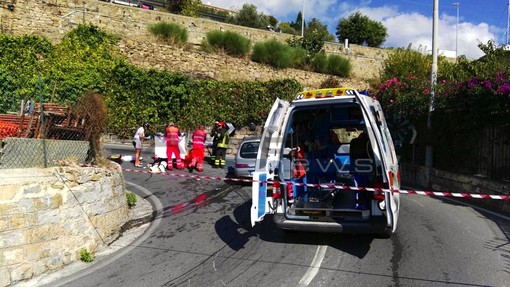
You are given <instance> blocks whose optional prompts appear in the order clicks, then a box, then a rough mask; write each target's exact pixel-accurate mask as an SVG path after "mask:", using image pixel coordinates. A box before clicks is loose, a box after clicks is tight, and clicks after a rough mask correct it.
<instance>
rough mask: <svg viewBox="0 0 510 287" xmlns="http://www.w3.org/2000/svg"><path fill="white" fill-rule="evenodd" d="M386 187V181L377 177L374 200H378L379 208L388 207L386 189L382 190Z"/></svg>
mask: <svg viewBox="0 0 510 287" xmlns="http://www.w3.org/2000/svg"><path fill="white" fill-rule="evenodd" d="M383 188H384V183H383V181H382V178H377V179H376V181H375V182H374V194H373V195H372V199H373V200H377V201H378V203H377V205H378V206H379V209H381V210H385V209H386V201H385V199H386V196H385V195H384V191H383V190H382V189H383Z"/></svg>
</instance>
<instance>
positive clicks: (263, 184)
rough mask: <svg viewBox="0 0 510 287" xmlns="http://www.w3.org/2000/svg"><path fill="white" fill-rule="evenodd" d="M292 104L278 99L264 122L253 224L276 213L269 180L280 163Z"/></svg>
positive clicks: (253, 189)
mask: <svg viewBox="0 0 510 287" xmlns="http://www.w3.org/2000/svg"><path fill="white" fill-rule="evenodd" d="M289 107H290V104H289V102H287V101H284V100H281V99H278V98H277V99H276V101H275V102H274V104H273V106H272V107H271V111H270V112H269V115H268V117H267V120H266V123H265V124H264V131H263V132H262V137H261V139H260V145H259V150H258V153H257V162H256V163H255V171H254V172H253V183H252V206H251V224H252V226H253V225H255V223H256V222H259V221H262V219H263V218H264V215H266V214H268V213H274V210H271V208H270V205H271V201H272V200H273V198H272V195H271V194H269V195H268V181H271V180H273V179H274V176H275V172H276V171H277V169H278V167H279V164H280V154H281V152H282V140H283V136H282V129H283V126H284V125H283V124H284V120H285V118H286V117H287V114H288V111H289Z"/></svg>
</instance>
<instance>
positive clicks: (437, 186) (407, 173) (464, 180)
mask: <svg viewBox="0 0 510 287" xmlns="http://www.w3.org/2000/svg"><path fill="white" fill-rule="evenodd" d="M401 171H402V174H401V176H402V177H401V178H402V182H403V184H404V185H405V184H408V185H410V186H411V187H412V188H416V187H420V188H428V190H437V191H448V192H460V193H477V194H493V195H510V183H508V182H500V181H493V180H488V179H485V178H481V177H477V176H470V175H462V174H456V173H452V172H448V171H444V170H438V169H431V168H426V167H424V166H416V165H412V164H401ZM461 200H463V201H466V202H469V203H471V204H474V205H476V206H480V207H483V208H486V209H489V210H493V211H496V212H499V213H502V214H506V215H509V216H510V200H489V199H461Z"/></svg>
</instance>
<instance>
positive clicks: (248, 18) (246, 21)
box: [228, 4, 278, 29]
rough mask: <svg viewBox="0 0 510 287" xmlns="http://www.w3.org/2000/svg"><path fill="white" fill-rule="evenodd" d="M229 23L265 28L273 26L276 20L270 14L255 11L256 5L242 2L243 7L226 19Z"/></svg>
mask: <svg viewBox="0 0 510 287" xmlns="http://www.w3.org/2000/svg"><path fill="white" fill-rule="evenodd" d="M228 22H229V23H231V24H234V25H239V26H245V27H251V28H257V29H266V27H267V26H271V27H275V26H276V24H277V23H278V20H277V19H276V18H275V17H273V16H270V15H265V14H263V13H259V12H258V11H257V6H255V5H253V4H244V5H243V7H242V8H241V9H240V10H239V11H238V12H237V13H236V14H235V15H234V16H233V17H230V18H229V20H228Z"/></svg>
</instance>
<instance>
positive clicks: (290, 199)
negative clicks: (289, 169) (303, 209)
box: [287, 182, 294, 204]
mask: <svg viewBox="0 0 510 287" xmlns="http://www.w3.org/2000/svg"><path fill="white" fill-rule="evenodd" d="M287 202H288V203H289V204H292V203H294V191H293V190H292V183H290V182H288V183H287Z"/></svg>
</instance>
